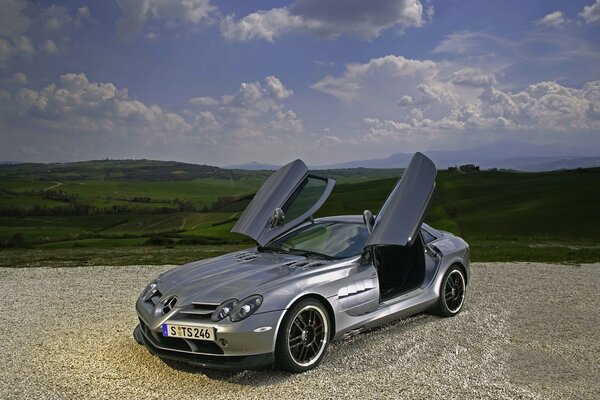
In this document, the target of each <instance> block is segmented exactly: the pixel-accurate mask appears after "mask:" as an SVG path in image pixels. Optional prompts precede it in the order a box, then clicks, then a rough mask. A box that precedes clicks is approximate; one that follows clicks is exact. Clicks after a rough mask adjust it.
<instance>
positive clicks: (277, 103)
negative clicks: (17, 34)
mask: <svg viewBox="0 0 600 400" xmlns="http://www.w3.org/2000/svg"><path fill="white" fill-rule="evenodd" d="M15 79H25V80H26V77H25V76H24V75H23V76H22V77H21V76H20V77H18V78H15ZM292 93H293V92H292V90H291V89H289V88H287V87H286V86H285V85H284V84H283V83H282V82H281V80H279V79H278V78H277V77H275V76H268V77H266V78H265V80H264V81H262V82H259V81H257V82H243V83H241V84H240V87H239V89H238V90H237V91H236V92H235V93H233V94H229V95H224V96H222V97H221V98H220V99H214V98H211V97H196V98H192V99H190V101H189V102H190V104H192V105H194V106H196V107H210V109H203V108H200V109H198V108H192V107H191V109H184V110H180V111H176V112H174V111H168V110H165V109H163V108H162V107H160V106H158V105H156V104H148V103H145V102H143V101H141V100H139V99H136V98H135V97H132V96H131V95H130V94H129V92H128V90H127V89H123V88H118V87H117V86H116V85H114V84H113V83H101V82H93V81H91V80H90V79H89V78H88V77H87V76H86V75H85V74H83V73H79V74H76V73H69V74H64V75H62V76H61V77H60V79H59V80H58V82H56V83H52V84H49V85H47V86H46V87H43V88H41V89H37V90H35V89H31V88H23V87H21V88H19V89H17V90H16V92H15V93H14V94H11V93H10V92H8V91H2V92H0V103H1V105H2V107H0V126H4V125H5V124H7V123H8V121H10V124H11V131H15V132H16V131H19V132H24V133H23V135H25V136H26V137H28V138H29V140H30V141H31V142H35V143H50V142H52V141H53V140H52V139H51V138H52V137H53V136H54V137H58V136H60V137H62V138H63V140H62V141H61V143H67V144H68V145H69V146H71V147H72V148H71V149H70V150H69V151H75V152H77V150H75V149H76V148H77V147H81V148H84V147H89V146H92V144H95V146H100V148H103V147H102V146H104V148H108V147H110V144H111V143H115V144H117V143H118V144H120V146H119V148H123V147H124V148H127V149H129V150H131V149H132V148H133V149H137V148H139V149H142V148H143V149H150V150H149V151H154V150H156V149H161V148H163V147H164V146H170V147H173V148H177V149H178V150H176V152H177V153H178V154H180V152H182V151H185V152H189V151H190V149H191V148H194V147H198V148H204V147H203V146H216V145H218V146H219V148H220V149H223V148H229V149H230V151H234V150H238V151H239V150H240V149H247V148H250V147H253V148H259V147H260V146H264V144H265V143H267V142H270V143H273V142H279V143H283V138H284V137H288V136H289V137H294V136H296V135H298V134H300V133H302V132H303V126H302V120H301V119H300V118H299V117H298V115H297V114H296V113H295V112H294V111H293V110H290V109H287V108H286V107H285V105H284V104H283V101H284V100H285V99H286V98H289V96H291V95H292ZM286 135H287V136H286ZM20 142H22V138H21V139H20ZM101 143H104V144H101ZM93 151H97V149H96V150H93ZM161 154H163V155H162V157H164V154H166V153H161ZM209 156H210V155H209ZM212 157H214V154H213V155H212Z"/></svg>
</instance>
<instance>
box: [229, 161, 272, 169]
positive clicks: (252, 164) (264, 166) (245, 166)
mask: <svg viewBox="0 0 600 400" xmlns="http://www.w3.org/2000/svg"><path fill="white" fill-rule="evenodd" d="M279 167H281V165H273V164H261V163H259V162H256V161H252V162H249V163H245V164H236V165H227V166H225V167H221V168H224V169H246V170H252V171H258V170H273V171H274V170H276V169H279Z"/></svg>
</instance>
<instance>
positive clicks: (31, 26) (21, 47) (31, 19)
mask: <svg viewBox="0 0 600 400" xmlns="http://www.w3.org/2000/svg"><path fill="white" fill-rule="evenodd" d="M0 7H1V8H2V13H0V65H3V64H6V63H7V62H9V60H11V59H12V58H13V57H29V58H30V57H31V56H33V55H34V54H35V53H36V50H35V49H36V48H38V49H40V50H42V51H44V52H46V53H49V54H54V53H58V51H59V50H63V49H59V46H58V43H63V44H64V43H67V42H68V41H69V34H70V33H71V32H72V30H73V29H74V28H78V27H80V26H81V23H82V21H83V20H84V19H85V18H89V17H90V12H89V9H88V8H87V7H81V8H79V9H78V11H77V13H76V14H75V15H71V14H70V13H69V11H68V10H67V8H65V7H63V6H58V5H56V4H52V5H50V6H48V7H47V8H42V7H41V6H38V5H35V4H32V3H29V2H27V1H26V0H0Z"/></svg>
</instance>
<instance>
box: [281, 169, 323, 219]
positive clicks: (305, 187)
mask: <svg viewBox="0 0 600 400" xmlns="http://www.w3.org/2000/svg"><path fill="white" fill-rule="evenodd" d="M326 187H327V180H326V179H322V178H317V177H314V176H310V175H309V176H307V177H306V178H305V179H304V180H303V181H302V183H301V184H300V186H298V188H297V189H296V190H295V191H294V193H292V195H291V196H290V198H289V199H288V200H287V201H286V202H285V204H284V205H283V207H281V209H282V210H283V213H284V214H285V220H284V224H285V223H287V222H290V221H293V220H294V219H296V218H298V217H299V216H301V215H302V214H304V213H305V212H306V211H308V210H309V209H310V208H311V207H312V206H314V205H315V203H317V201H318V200H319V199H320V198H321V196H322V195H323V192H325V188H326Z"/></svg>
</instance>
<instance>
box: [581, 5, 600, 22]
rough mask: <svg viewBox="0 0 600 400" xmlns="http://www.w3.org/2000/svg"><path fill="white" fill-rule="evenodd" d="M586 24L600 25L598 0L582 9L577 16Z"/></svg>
mask: <svg viewBox="0 0 600 400" xmlns="http://www.w3.org/2000/svg"><path fill="white" fill-rule="evenodd" d="M579 15H580V16H581V17H582V18H583V19H584V20H585V22H587V23H588V24H600V0H596V2H595V3H594V4H592V5H589V6H585V7H583V10H582V11H581V13H580V14H579Z"/></svg>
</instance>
